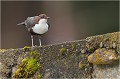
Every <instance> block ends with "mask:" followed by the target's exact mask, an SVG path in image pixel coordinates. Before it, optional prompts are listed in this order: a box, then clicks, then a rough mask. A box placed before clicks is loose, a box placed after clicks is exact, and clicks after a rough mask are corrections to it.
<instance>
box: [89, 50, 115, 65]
mask: <svg viewBox="0 0 120 79" xmlns="http://www.w3.org/2000/svg"><path fill="white" fill-rule="evenodd" d="M115 60H117V53H116V51H115V50H113V49H106V48H99V49H96V50H95V52H94V53H92V54H90V55H89V56H88V61H89V62H90V63H93V64H111V63H112V62H113V61H115Z"/></svg>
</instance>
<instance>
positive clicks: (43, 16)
mask: <svg viewBox="0 0 120 79" xmlns="http://www.w3.org/2000/svg"><path fill="white" fill-rule="evenodd" d="M39 17H40V18H41V19H49V18H50V17H47V15H46V14H40V15H39Z"/></svg>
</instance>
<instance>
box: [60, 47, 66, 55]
mask: <svg viewBox="0 0 120 79" xmlns="http://www.w3.org/2000/svg"><path fill="white" fill-rule="evenodd" d="M59 50H60V53H61V54H62V55H65V53H66V52H67V49H66V48H60V49H59Z"/></svg>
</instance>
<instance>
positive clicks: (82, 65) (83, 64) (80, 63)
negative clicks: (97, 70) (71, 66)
mask: <svg viewBox="0 0 120 79" xmlns="http://www.w3.org/2000/svg"><path fill="white" fill-rule="evenodd" d="M86 65H87V64H85V63H82V62H79V68H80V69H85V67H86Z"/></svg>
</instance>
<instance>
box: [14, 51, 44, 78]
mask: <svg viewBox="0 0 120 79" xmlns="http://www.w3.org/2000/svg"><path fill="white" fill-rule="evenodd" d="M30 55H31V56H30V57H29V58H28V57H27V58H24V59H23V60H22V62H21V64H19V65H18V69H17V70H16V72H15V73H14V75H13V77H14V78H30V77H32V76H33V75H34V74H35V72H36V71H37V70H39V69H40V67H41V65H40V64H39V63H38V61H37V58H35V56H36V55H37V52H36V51H32V52H30ZM39 77H42V76H41V75H40V74H39Z"/></svg>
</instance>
